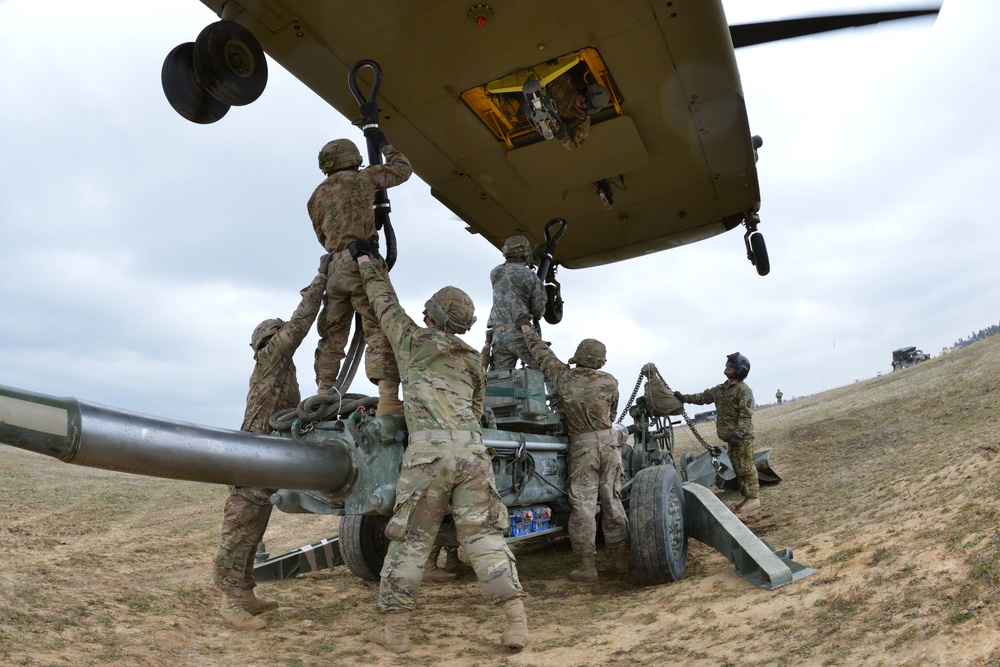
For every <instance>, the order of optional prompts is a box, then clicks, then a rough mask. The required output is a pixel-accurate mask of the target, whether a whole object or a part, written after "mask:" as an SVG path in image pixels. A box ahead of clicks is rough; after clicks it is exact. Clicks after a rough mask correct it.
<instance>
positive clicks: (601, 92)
mask: <svg viewBox="0 0 1000 667" xmlns="http://www.w3.org/2000/svg"><path fill="white" fill-rule="evenodd" d="M581 93H582V94H583V96H584V97H585V98H586V99H587V106H586V107H585V109H586V111H587V113H588V114H591V115H593V114H595V113H597V112H598V111H600V110H601V109H603V108H604V107H606V106H607V105H608V102H610V101H611V96H610V95H608V89H607V88H605V87H604V86H602V85H599V84H596V83H592V84H590V85H589V86H587V87H586V88H584V89H583V90H582V91H581Z"/></svg>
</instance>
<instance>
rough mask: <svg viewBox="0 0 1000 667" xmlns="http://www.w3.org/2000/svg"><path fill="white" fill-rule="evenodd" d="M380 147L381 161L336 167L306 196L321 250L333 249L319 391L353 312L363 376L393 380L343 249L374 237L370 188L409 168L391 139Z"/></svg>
mask: <svg viewBox="0 0 1000 667" xmlns="http://www.w3.org/2000/svg"><path fill="white" fill-rule="evenodd" d="M382 152H383V153H384V154H385V157H386V164H384V165H372V166H370V167H368V168H366V169H361V170H359V171H355V170H353V169H346V170H342V171H336V172H334V173H332V174H330V175H329V176H328V177H327V178H326V180H324V181H323V182H322V183H320V184H319V187H317V188H316V191H315V192H313V194H312V197H310V198H309V203H308V209H309V217H310V218H311V219H312V223H313V229H315V230H316V237H317V238H318V239H319V242H320V243H321V244H323V247H324V248H326V250H327V252H330V253H332V254H333V258H332V261H331V263H330V269H329V271H328V276H329V277H328V278H327V282H326V298H325V299H324V304H323V311H322V312H321V313H320V315H319V321H318V322H317V324H316V328H317V330H318V332H319V345H318V346H317V348H316V364H315V367H316V384H317V385H318V387H319V392H320V393H325V392H327V391H328V390H329V389H330V388H332V387H333V386H334V385H335V384H336V381H337V374H338V373H339V372H340V362H341V361H342V360H343V359H344V356H345V352H344V350H345V348H346V347H347V339H348V337H349V335H350V330H351V319H352V317H353V315H354V313H355V312H357V313H358V314H360V315H361V326H362V331H363V332H364V337H365V342H366V343H367V345H368V348H367V350H366V351H365V373H366V375H367V376H368V379H369V380H371V381H372V382H373V383H375V384H378V382H379V380H389V381H392V382H399V370H398V369H397V368H396V362H395V360H394V358H393V355H392V348H391V347H390V345H389V341H388V340H387V339H386V337H385V334H384V333H382V331H381V329H379V327H378V320H377V319H376V318H375V313H374V312H373V311H372V309H371V306H369V305H368V298H367V297H366V296H365V291H364V288H363V286H362V283H361V275H360V274H359V273H358V265H357V263H356V262H355V261H354V260H353V259H352V258H351V254H350V253H349V252H348V251H347V246H348V245H350V244H351V242H352V241H357V240H364V239H371V238H375V239H378V232H377V231H376V229H375V213H374V211H373V209H372V204H373V202H374V200H375V193H376V191H378V190H381V189H385V188H391V187H393V186H396V185H399V184H401V183H403V182H405V181H406V180H407V179H408V178H409V177H410V175H411V174H412V173H413V168H412V167H411V166H410V162H409V160H407V159H406V156H405V155H403V154H402V153H400V152H399V151H398V150H396V149H395V148H393V147H392V146H391V145H388V144H387V145H386V146H384V147H383V149H382ZM371 259H372V261H373V262H376V263H378V264H381V265H383V266H384V264H385V262H384V261H383V260H382V259H381V258H378V257H374V256H373V257H372V258H371Z"/></svg>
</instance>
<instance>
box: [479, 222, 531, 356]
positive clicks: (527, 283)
mask: <svg viewBox="0 0 1000 667" xmlns="http://www.w3.org/2000/svg"><path fill="white" fill-rule="evenodd" d="M503 257H504V263H503V264H501V265H499V266H497V267H495V268H494V269H493V270H492V271H490V282H491V283H492V284H493V309H492V310H490V318H489V320H487V322H486V326H487V328H488V329H489V330H490V331H492V332H493V334H492V335H493V347H492V361H491V363H490V368H492V369H493V370H509V369H512V368H514V367H515V366H516V365H517V360H518V359H520V360H521V361H522V362H523V363H524V365H525V366H527V367H528V368H534V369H535V370H538V362H536V361H535V358H534V357H533V356H531V353H530V352H528V346H527V345H525V344H524V337H523V336H521V332H520V331H518V330H517V326H518V325H517V320H518V318H520V317H522V316H527V317H533V318H535V319H536V320H537V319H539V318H540V317H541V316H542V315H543V314H544V313H545V287H544V286H543V285H542V281H541V279H540V278H539V277H538V276H537V275H535V272H534V271H532V270H531V269H529V268H528V259H529V258H530V257H531V244H530V243H528V239H526V238H524V237H523V236H511V237H510V238H509V239H507V240H506V241H505V242H504V244H503Z"/></svg>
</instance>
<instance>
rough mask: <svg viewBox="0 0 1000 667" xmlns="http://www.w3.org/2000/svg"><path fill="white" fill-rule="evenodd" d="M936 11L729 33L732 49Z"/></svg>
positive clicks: (745, 27)
mask: <svg viewBox="0 0 1000 667" xmlns="http://www.w3.org/2000/svg"><path fill="white" fill-rule="evenodd" d="M939 11H940V7H939V8H937V9H916V10H909V11H895V12H869V13H865V14H842V15H838V16H813V17H808V18H800V19H787V20H784V21H765V22H761V23H744V24H741V25H731V26H729V34H730V35H732V38H733V46H734V47H735V48H741V47H744V46H754V45H756V44H766V43H767V42H777V41H779V40H783V39H793V38H795V37H804V36H806V35H815V34H817V33H821V32H829V31H831V30H842V29H844V28H856V27H858V26H863V25H873V24H875V23H882V22H884V21H896V20H899V19H909V18H915V17H918V16H931V15H936V14H937V13H938V12H939Z"/></svg>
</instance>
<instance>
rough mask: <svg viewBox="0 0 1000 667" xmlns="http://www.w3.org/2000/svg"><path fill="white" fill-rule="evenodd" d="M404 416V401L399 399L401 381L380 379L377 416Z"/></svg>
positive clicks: (376, 407)
mask: <svg viewBox="0 0 1000 667" xmlns="http://www.w3.org/2000/svg"><path fill="white" fill-rule="evenodd" d="M379 415H394V416H396V417H402V416H403V402H402V401H401V400H399V383H398V382H392V381H391V380H379V381H378V405H377V406H375V416H376V417H377V416H379Z"/></svg>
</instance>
